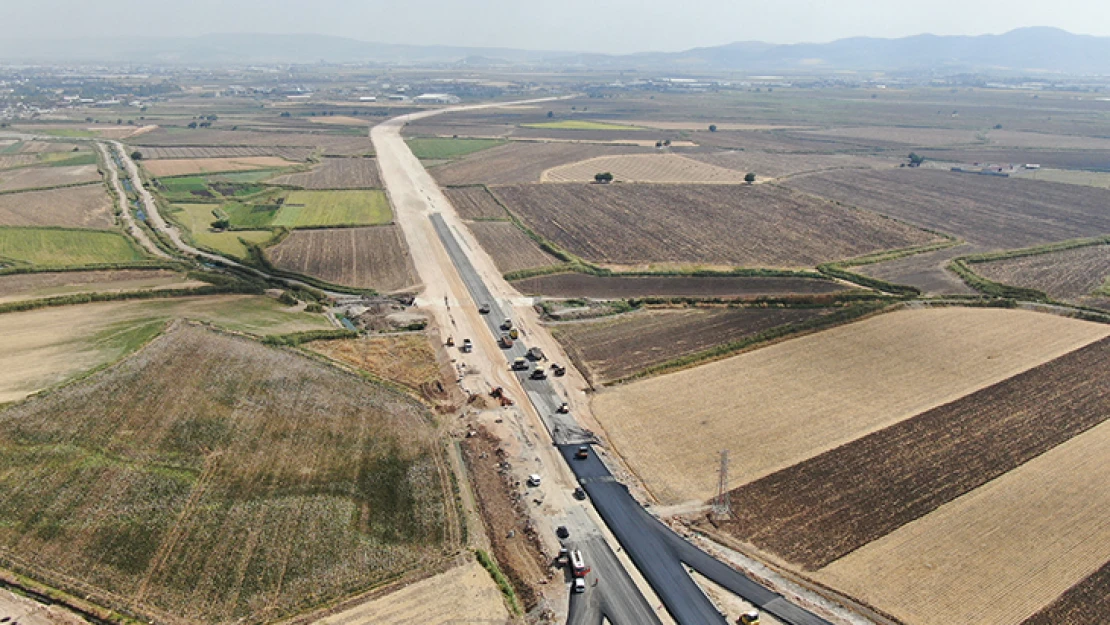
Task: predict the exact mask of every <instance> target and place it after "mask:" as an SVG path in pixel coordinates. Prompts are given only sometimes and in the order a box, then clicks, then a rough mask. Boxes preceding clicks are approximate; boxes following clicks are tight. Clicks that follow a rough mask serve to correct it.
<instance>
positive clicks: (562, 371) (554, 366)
mask: <svg viewBox="0 0 1110 625" xmlns="http://www.w3.org/2000/svg"><path fill="white" fill-rule="evenodd" d="M551 372H552V373H554V374H555V377H557V378H561V377H563V376H564V375H566V374H567V368H566V367H564V366H562V365H560V364H558V363H554V362H553V363H551Z"/></svg>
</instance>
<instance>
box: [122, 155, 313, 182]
mask: <svg viewBox="0 0 1110 625" xmlns="http://www.w3.org/2000/svg"><path fill="white" fill-rule="evenodd" d="M293 164H294V163H292V162H290V161H287V160H285V159H283V158H278V157H276V156H244V157H241V158H187V159H174V158H167V159H162V160H157V161H143V167H144V168H146V170H147V171H149V172H150V173H151V175H154V176H159V177H161V176H189V175H193V174H213V173H218V172H226V171H251V170H254V169H270V168H280V167H289V166H290V165H293Z"/></svg>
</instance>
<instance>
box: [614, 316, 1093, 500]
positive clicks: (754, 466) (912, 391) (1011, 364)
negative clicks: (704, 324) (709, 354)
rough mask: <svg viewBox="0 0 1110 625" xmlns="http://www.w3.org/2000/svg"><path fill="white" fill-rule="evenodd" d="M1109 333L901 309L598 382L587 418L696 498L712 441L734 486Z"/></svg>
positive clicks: (682, 496)
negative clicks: (695, 362)
mask: <svg viewBox="0 0 1110 625" xmlns="http://www.w3.org/2000/svg"><path fill="white" fill-rule="evenodd" d="M1107 335H1110V328H1108V327H1107V326H1104V325H1100V324H1094V323H1089V322H1084V321H1077V320H1074V319H1065V318H1062V317H1056V316H1051V315H1045V314H1040V313H1032V312H1026V311H1017V310H1000V309H968V308H944V309H925V310H904V311H898V312H892V313H887V314H883V315H878V316H876V317H872V318H870V319H865V320H863V321H858V322H855V323H851V324H848V325H844V326H840V327H837V328H833V329H831V330H826V331H824V332H820V333H817V334H811V335H808V336H803V337H801V338H796V339H791V340H788V341H784V342H781V343H777V344H775V345H771V346H769V347H765V348H763V349H759V350H756V351H753V352H748V353H745V354H741V355H739V356H734V357H732V358H728V359H726V360H721V361H718V362H714V363H710V364H707V365H702V366H700V367H696V368H693V369H689V370H686V371H681V372H678V373H674V374H670V375H666V376H662V377H658V378H652V379H648V380H643V381H639V382H633V383H631V384H626V385H623V386H620V387H616V388H613V389H608V390H605V391H603V392H601V393H598V394H597V395H596V397H595V398H594V399H593V413H594V415H595V416H596V417H597V418H598V420H599V421H600V422H601V425H602V426H603V427H604V428H605V429H606V430H607V431H608V433H609V440H610V441H611V443H612V445H613V447H614V448H615V449H616V451H617V452H618V453H620V454H621V455H622V456H623V457H624V458H625V459H626V460H627V461H628V463H629V465H630V466H631V467H632V469H633V470H634V471H635V472H636V473H637V474H639V476H640V477H641V478H642V479H643V480H644V481H645V483H646V485H647V486H648V488H649V489H650V490H651V491H652V492H653V493H654V494H655V495H656V497H657V498H658V499H659V500H660V501H662V502H665V503H677V502H684V501H689V500H692V499H693V500H700V501H705V500H707V499H708V498H709V497H711V496H712V495H713V494H714V492H715V485H716V482H715V477H714V475H713V473H712V472H711V471H710V472H707V471H705V467H707V466H710V467H711V466H714V463H715V462H716V456H717V453H718V452H719V451H720V450H721V449H723V448H728V449H729V450H730V451H731V452H732V455H731V464H730V466H729V472H730V478H731V480H730V484H729V485H730V486H731V487H737V486H740V485H742V484H746V483H748V482H750V481H752V480H755V479H758V478H761V477H764V476H766V475H769V474H771V473H774V472H776V471H779V470H781V469H784V468H786V467H789V466H791V465H794V464H797V463H798V462H801V461H803V460H805V459H807V458H811V457H813V456H817V455H820V454H821V453H824V452H826V451H828V450H830V449H835V448H836V447H839V446H840V445H843V444H845V443H848V442H850V441H852V440H855V439H857V438H860V437H862V436H866V435H867V434H870V433H871V432H875V431H878V430H881V429H883V428H886V427H889V426H891V425H893V424H895V423H898V422H900V421H902V420H904V419H907V418H909V417H912V416H913V415H916V414H919V413H921V412H924V411H926V410H930V409H932V408H935V407H937V406H940V405H942V404H945V403H947V402H950V401H953V400H956V399H958V398H960V397H962V396H964V395H967V394H968V393H972V392H974V391H976V390H978V389H980V388H983V387H985V386H989V385H991V384H995V383H997V382H1000V381H1002V380H1004V379H1006V378H1009V377H1012V376H1014V375H1016V374H1018V373H1021V372H1022V371H1025V370H1027V369H1030V368H1032V367H1035V366H1037V365H1040V364H1043V363H1045V362H1047V361H1049V360H1052V359H1054V358H1057V357H1059V356H1061V355H1063V354H1066V353H1068V352H1070V351H1072V350H1074V349H1076V348H1078V347H1082V346H1084V345H1086V344H1088V343H1091V342H1093V341H1096V340H1098V339H1102V338H1104V337H1106V336H1107ZM1030 336H1036V337H1038V340H1036V341H1031V340H1029V338H1028V337H1030ZM879 380H881V382H879ZM708 389H729V392H727V393H717V392H711V393H710V392H707V390H708Z"/></svg>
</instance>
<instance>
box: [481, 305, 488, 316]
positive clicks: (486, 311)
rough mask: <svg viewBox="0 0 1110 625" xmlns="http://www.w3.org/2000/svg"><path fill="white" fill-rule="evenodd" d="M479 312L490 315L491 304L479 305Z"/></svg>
mask: <svg viewBox="0 0 1110 625" xmlns="http://www.w3.org/2000/svg"><path fill="white" fill-rule="evenodd" d="M478 312H480V313H482V314H483V315H488V314H489V304H482V305H481V306H479V307H478Z"/></svg>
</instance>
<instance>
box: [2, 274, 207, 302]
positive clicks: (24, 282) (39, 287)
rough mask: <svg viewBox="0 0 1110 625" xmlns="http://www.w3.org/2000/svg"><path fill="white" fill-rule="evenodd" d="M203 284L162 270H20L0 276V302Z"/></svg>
mask: <svg viewBox="0 0 1110 625" xmlns="http://www.w3.org/2000/svg"><path fill="white" fill-rule="evenodd" d="M203 284H205V283H203V282H198V281H195V280H189V279H188V278H187V277H186V276H185V274H181V273H177V272H174V271H166V270H162V269H158V270H154V271H142V270H138V269H122V270H117V271H63V272H58V273H21V274H11V275H7V276H0V303H4V302H15V301H22V300H31V299H40V298H44V297H56V296H59V295H72V294H74V293H109V292H112V293H115V292H121V291H139V290H146V289H154V290H157V289H182V288H191V287H195V286H201V285H203Z"/></svg>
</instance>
